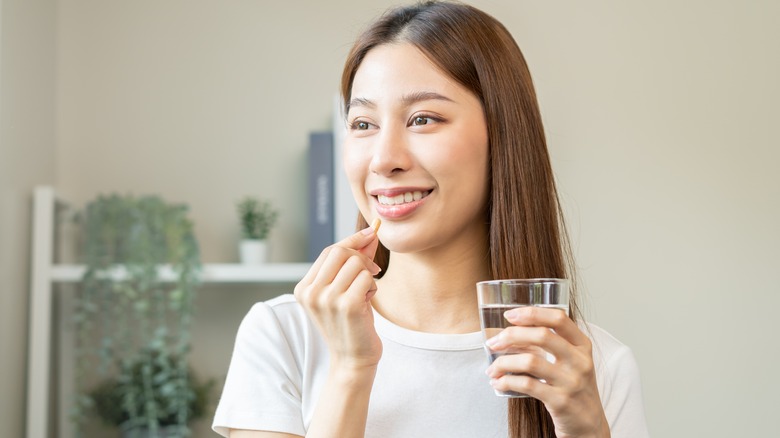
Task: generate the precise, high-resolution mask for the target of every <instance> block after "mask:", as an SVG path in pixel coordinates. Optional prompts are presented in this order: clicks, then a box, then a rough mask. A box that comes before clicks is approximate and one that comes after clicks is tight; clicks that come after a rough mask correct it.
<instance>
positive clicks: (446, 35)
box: [341, 1, 579, 438]
mask: <svg viewBox="0 0 780 438" xmlns="http://www.w3.org/2000/svg"><path fill="white" fill-rule="evenodd" d="M394 42H405V43H410V44H413V45H414V46H416V47H417V48H418V49H420V50H421V51H422V52H423V53H424V54H425V55H426V56H427V57H428V58H429V59H430V60H431V61H433V62H434V63H435V64H436V65H437V66H438V67H439V68H440V69H441V70H442V71H444V72H446V73H447V74H448V75H450V76H451V77H452V78H453V79H455V80H456V81H458V82H459V83H460V84H461V85H463V86H465V87H466V88H467V89H469V90H470V91H471V92H472V93H474V95H475V96H477V97H478V98H479V100H480V101H481V103H482V107H483V111H484V113H485V120H486V121H487V131H488V144H489V151H490V152H489V154H490V158H489V163H490V179H491V181H490V195H489V200H488V217H487V218H486V219H487V221H488V222H489V228H490V231H489V235H490V242H489V243H490V250H489V255H490V268H491V275H492V276H493V278H496V279H498V278H537V277H558V278H569V279H571V280H572V296H571V299H570V307H571V309H570V310H571V311H570V315H571V317H572V319H576V318H577V317H578V314H579V312H578V309H577V304H576V302H577V301H576V299H575V296H576V294H575V293H574V287H573V286H574V279H575V275H574V274H575V273H574V269H573V263H572V257H571V250H570V247H569V239H568V236H567V234H566V228H565V226H564V224H563V214H562V212H561V206H560V203H559V201H558V195H557V191H556V188H555V181H554V177H553V172H552V167H551V165H550V158H549V155H548V152H547V141H546V139H545V135H544V128H543V126H542V118H541V115H540V112H539V105H538V103H537V99H536V92H535V91H534V86H533V82H532V80H531V73H530V72H529V70H528V66H527V65H526V62H525V58H524V57H523V54H522V52H521V51H520V48H519V47H518V46H517V43H516V42H515V40H514V39H513V38H512V36H511V34H510V33H509V31H507V29H506V28H505V27H504V26H503V25H502V24H501V23H500V22H498V20H496V19H495V18H493V17H492V16H490V15H488V14H486V13H484V12H482V11H480V10H479V9H476V8H474V7H472V6H468V5H464V4H459V3H448V2H435V1H429V2H424V3H418V4H416V5H412V6H406V7H400V8H396V9H392V10H390V11H388V12H387V13H385V14H384V15H383V16H382V17H380V18H379V19H378V20H377V21H376V22H374V23H373V24H372V25H370V26H369V27H368V29H366V30H365V31H364V32H363V33H362V34H361V35H360V36H359V37H358V39H357V41H356V42H355V45H354V46H353V48H352V50H351V51H350V53H349V55H348V57H347V60H346V63H345V66H344V72H343V74H342V78H341V94H342V97H343V99H344V105H345V106H346V105H347V103H348V102H349V101H350V99H351V91H352V81H353V79H354V77H355V73H356V72H357V70H358V67H360V64H361V62H362V61H363V58H364V57H365V55H366V54H367V53H368V52H369V51H370V50H371V49H373V48H374V47H376V46H378V45H381V44H388V43H394ZM345 114H346V111H345ZM366 226H367V223H366V220H365V219H364V218H363V217H362V216H361V215H358V229H362V228H365V227H366ZM375 260H376V262H377V264H379V265H380V266H381V267H382V269H383V272H384V271H387V266H388V265H389V263H390V253H389V251H388V250H387V249H386V248H385V247H384V246H382V245H381V244H380V247H379V249H378V250H377V255H376V257H375ZM508 420H509V436H510V437H512V438H514V437H527V438H530V437H555V427H554V425H553V422H552V419H551V418H550V415H549V414H548V412H547V409H546V408H545V406H544V404H542V403H541V402H540V401H539V400H536V399H532V398H521V399H510V402H509V412H508Z"/></svg>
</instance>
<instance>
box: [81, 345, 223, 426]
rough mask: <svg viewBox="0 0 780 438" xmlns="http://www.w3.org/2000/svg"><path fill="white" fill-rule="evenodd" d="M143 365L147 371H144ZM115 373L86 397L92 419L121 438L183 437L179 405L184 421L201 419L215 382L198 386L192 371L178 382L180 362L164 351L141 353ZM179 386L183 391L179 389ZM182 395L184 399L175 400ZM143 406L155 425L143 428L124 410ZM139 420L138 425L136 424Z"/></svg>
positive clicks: (201, 383)
mask: <svg viewBox="0 0 780 438" xmlns="http://www.w3.org/2000/svg"><path fill="white" fill-rule="evenodd" d="M147 363H151V367H149V368H147ZM119 369H120V372H119V376H118V377H111V378H108V379H106V380H103V381H102V382H101V383H100V384H99V385H97V386H96V387H95V388H93V389H92V391H90V392H89V396H90V397H91V399H92V401H93V402H94V405H93V411H94V413H95V415H96V416H97V417H98V418H99V419H100V420H101V421H103V422H104V423H105V424H108V425H112V426H116V427H118V428H119V429H120V430H121V431H122V436H123V438H141V436H143V437H146V436H155V433H156V436H158V437H160V438H163V437H164V438H168V437H178V436H182V435H186V430H182V428H181V424H180V421H179V420H180V419H179V415H180V413H181V411H182V404H184V405H185V407H184V409H186V417H187V421H192V420H197V419H200V418H203V417H204V416H205V414H206V411H207V408H208V405H209V398H210V395H211V392H212V390H213V388H214V385H215V381H214V380H208V381H206V382H199V381H198V379H197V378H196V377H195V375H194V373H193V372H192V370H188V373H187V376H186V378H184V379H182V378H180V377H181V376H179V375H178V373H179V371H180V370H181V367H180V359H179V358H177V357H176V356H173V355H170V354H169V353H168V352H167V351H165V350H151V349H145V350H143V351H141V352H140V354H139V355H138V356H136V358H135V359H134V360H132V361H130V362H128V363H126V364H123V365H120V366H119ZM147 373H148V374H150V375H151V376H152V377H153V378H152V380H151V385H150V386H147V383H146V381H145V377H144V376H145V374H147ZM182 384H184V385H185V387H184V388H179V385H182ZM182 392H183V393H184V394H186V397H184V398H181V397H179V395H178V394H179V393H182ZM147 405H153V406H154V412H155V414H154V416H155V418H156V424H155V425H152V424H143V423H144V422H145V421H146V422H148V419H147V418H143V417H141V416H139V415H137V414H134V413H133V412H131V411H130V410H129V409H128V406H134V407H136V409H141V407H143V406H147ZM139 419H140V420H141V421H140V423H141V424H137V423H139ZM134 421H135V422H136V424H134ZM155 428H156V430H154V429H155Z"/></svg>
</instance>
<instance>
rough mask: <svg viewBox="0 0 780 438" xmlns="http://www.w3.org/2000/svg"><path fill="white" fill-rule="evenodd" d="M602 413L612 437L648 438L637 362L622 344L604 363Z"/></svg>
mask: <svg viewBox="0 0 780 438" xmlns="http://www.w3.org/2000/svg"><path fill="white" fill-rule="evenodd" d="M603 371H604V372H605V376H604V384H605V388H604V389H605V390H604V391H603V394H602V400H601V402H602V404H603V406H604V413H605V415H606V417H607V421H608V422H609V429H610V432H611V434H612V438H648V437H649V436H650V435H649V433H648V431H647V421H646V419H645V409H644V402H643V400H642V384H641V380H640V378H639V366H638V365H637V363H636V359H635V358H634V355H633V353H632V352H631V349H629V348H628V347H627V346H625V345H622V346H621V347H620V348H619V349H617V350H616V351H614V352H613V354H612V355H611V356H610V357H609V358H607V360H606V364H605V367H604V370H603Z"/></svg>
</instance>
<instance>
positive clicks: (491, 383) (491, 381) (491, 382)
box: [490, 379, 498, 388]
mask: <svg viewBox="0 0 780 438" xmlns="http://www.w3.org/2000/svg"><path fill="white" fill-rule="evenodd" d="M496 384H498V379H490V386H492V387H494V388H495V387H496Z"/></svg>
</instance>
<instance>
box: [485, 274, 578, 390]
mask: <svg viewBox="0 0 780 438" xmlns="http://www.w3.org/2000/svg"><path fill="white" fill-rule="evenodd" d="M569 284H570V283H569V280H566V279H562V278H530V279H509V280H492V281H481V282H479V283H477V299H478V302H479V317H480V323H481V325H482V334H483V335H484V337H485V340H486V341H487V340H488V339H490V338H492V337H493V336H496V335H497V334H499V333H500V332H501V331H502V330H503V329H505V328H507V327H509V326H511V325H512V323H510V322H509V321H507V319H506V318H504V312H506V311H507V310H511V309H515V308H518V307H526V306H536V307H549V308H553V309H560V310H562V311H564V312H566V315H568V314H569ZM485 351H486V353H487V356H488V361H489V362H490V363H491V364H492V363H493V361H494V360H496V358H498V357H500V356H503V355H505V354H521V353H522V354H538V355H540V356H542V357H544V358H546V359H547V360H549V361H550V362H554V361H555V358H554V357H553V356H552V355H550V354H548V353H547V352H546V351H544V350H542V349H541V348H538V347H525V348H515V349H507V350H500V351H493V350H491V349H490V348H489V347H488V346H487V345H485ZM496 395H498V396H501V397H528V395H527V394H523V393H520V392H516V391H496Z"/></svg>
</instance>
